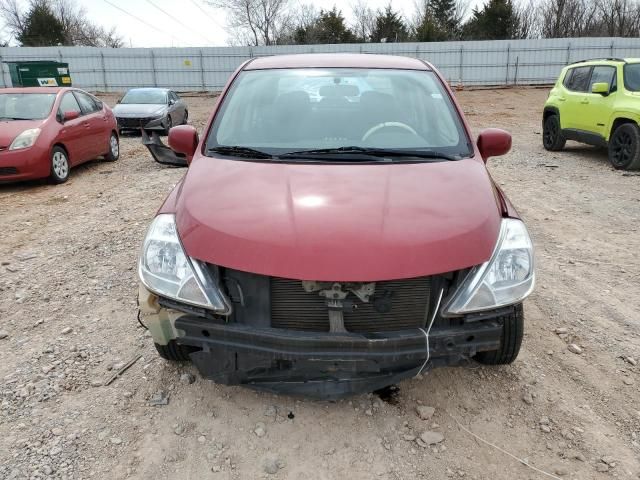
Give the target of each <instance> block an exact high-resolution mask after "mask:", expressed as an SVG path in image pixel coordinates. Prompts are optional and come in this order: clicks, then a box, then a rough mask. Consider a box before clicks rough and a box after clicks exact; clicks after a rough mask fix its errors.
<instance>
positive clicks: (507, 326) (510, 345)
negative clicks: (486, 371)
mask: <svg viewBox="0 0 640 480" xmlns="http://www.w3.org/2000/svg"><path fill="white" fill-rule="evenodd" d="M502 320H503V324H502V337H501V338H500V348H498V350H491V351H489V352H479V353H478V354H476V356H475V357H474V358H475V360H476V361H477V362H478V363H483V364H485V365H506V364H508V363H512V362H513V361H514V360H515V359H516V357H517V356H518V353H520V346H521V345H522V337H523V335H524V310H523V308H522V304H520V305H516V306H515V307H514V311H513V312H512V313H510V314H509V315H505V316H504V317H502Z"/></svg>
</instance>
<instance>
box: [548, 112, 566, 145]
mask: <svg viewBox="0 0 640 480" xmlns="http://www.w3.org/2000/svg"><path fill="white" fill-rule="evenodd" d="M566 143H567V140H566V139H565V138H564V136H562V130H561V129H560V118H559V117H558V115H549V116H548V117H547V118H546V119H545V120H544V125H543V129H542V145H543V146H544V148H545V150H549V151H551V152H557V151H559V150H562V149H563V148H564V146H565V144H566Z"/></svg>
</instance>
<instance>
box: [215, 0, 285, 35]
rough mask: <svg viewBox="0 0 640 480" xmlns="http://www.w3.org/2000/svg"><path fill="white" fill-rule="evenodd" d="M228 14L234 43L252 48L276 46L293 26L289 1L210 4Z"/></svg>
mask: <svg viewBox="0 0 640 480" xmlns="http://www.w3.org/2000/svg"><path fill="white" fill-rule="evenodd" d="M207 3H209V4H210V5H211V6H213V7H215V8H220V9H223V10H225V11H226V12H227V16H228V17H227V21H228V24H229V29H230V33H231V35H232V36H233V38H234V39H237V40H239V41H241V42H242V43H249V44H250V45H255V46H258V45H273V44H274V43H275V42H276V39H277V38H278V35H279V34H280V33H281V32H282V31H283V30H284V29H285V28H286V27H287V26H288V25H289V22H290V21H289V17H288V7H289V0H207Z"/></svg>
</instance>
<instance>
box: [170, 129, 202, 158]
mask: <svg viewBox="0 0 640 480" xmlns="http://www.w3.org/2000/svg"><path fill="white" fill-rule="evenodd" d="M198 141H199V140H198V132H197V131H196V129H195V128H193V127H192V126H191V125H178V126H177V127H173V128H172V129H171V130H169V147H171V150H173V151H174V152H176V153H181V154H183V155H185V156H186V157H187V163H191V159H192V158H193V155H194V154H195V153H196V149H197V148H198Z"/></svg>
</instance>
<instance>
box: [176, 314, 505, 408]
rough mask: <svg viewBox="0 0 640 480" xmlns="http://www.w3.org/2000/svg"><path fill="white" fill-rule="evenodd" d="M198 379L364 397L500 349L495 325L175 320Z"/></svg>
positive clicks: (325, 395) (325, 396) (323, 395)
mask: <svg viewBox="0 0 640 480" xmlns="http://www.w3.org/2000/svg"><path fill="white" fill-rule="evenodd" d="M174 326H175V329H176V331H177V332H178V337H177V339H176V341H177V342H178V344H180V345H184V346H187V347H191V349H192V350H193V353H191V359H192V360H193V362H194V363H195V364H196V366H197V367H198V369H199V370H200V372H201V374H202V375H203V376H204V377H206V378H209V379H211V380H214V381H216V382H218V383H222V384H226V385H245V386H248V387H252V388H256V389H260V390H266V391H270V392H274V393H284V394H290V395H303V396H306V397H311V398H317V399H325V400H333V399H337V398H341V397H345V396H348V395H352V394H356V393H364V392H371V391H374V390H377V389H380V388H383V387H385V386H388V385H391V384H393V383H396V382H399V381H400V380H403V379H406V378H410V377H413V376H416V375H417V374H419V373H420V372H424V371H427V370H428V369H430V368H432V367H436V366H447V365H456V364H459V363H461V362H463V361H466V360H467V359H469V358H471V357H472V356H473V355H475V354H476V353H477V352H480V351H489V350H495V349H497V348H498V347H499V343H500V336H501V332H502V326H501V324H500V322H499V321H497V320H496V321H491V320H489V321H487V320H485V321H482V322H474V323H468V324H463V325H457V326H455V327H449V328H437V329H433V330H431V332H430V333H429V336H428V342H429V344H428V347H427V335H426V331H425V330H424V329H412V330H403V331H397V332H379V333H375V332H374V333H366V334H356V333H319V332H302V331H293V330H285V329H277V328H255V327H254V326H248V325H238V324H235V325H234V324H224V323H214V322H212V321H211V320H210V319H205V318H201V317H197V316H192V315H183V316H181V317H179V318H178V319H177V320H176V321H175V325H174Z"/></svg>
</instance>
